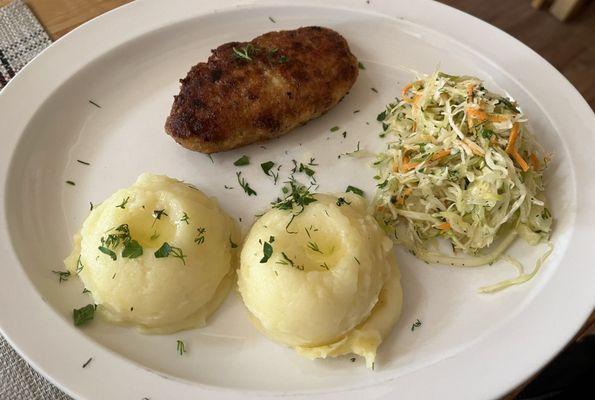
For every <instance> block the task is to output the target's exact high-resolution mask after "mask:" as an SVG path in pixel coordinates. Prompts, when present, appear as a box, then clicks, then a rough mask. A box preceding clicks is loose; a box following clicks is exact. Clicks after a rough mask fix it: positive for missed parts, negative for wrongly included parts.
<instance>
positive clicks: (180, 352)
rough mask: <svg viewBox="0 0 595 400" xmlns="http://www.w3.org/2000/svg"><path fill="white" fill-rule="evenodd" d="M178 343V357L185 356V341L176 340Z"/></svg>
mask: <svg viewBox="0 0 595 400" xmlns="http://www.w3.org/2000/svg"><path fill="white" fill-rule="evenodd" d="M176 343H177V348H176V351H177V352H178V355H180V356H183V355H184V353H186V345H185V344H184V341H182V340H176Z"/></svg>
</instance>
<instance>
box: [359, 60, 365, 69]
mask: <svg viewBox="0 0 595 400" xmlns="http://www.w3.org/2000/svg"><path fill="white" fill-rule="evenodd" d="M357 67H358V68H359V69H366V66H365V65H364V64H363V63H362V62H361V61H358V62H357Z"/></svg>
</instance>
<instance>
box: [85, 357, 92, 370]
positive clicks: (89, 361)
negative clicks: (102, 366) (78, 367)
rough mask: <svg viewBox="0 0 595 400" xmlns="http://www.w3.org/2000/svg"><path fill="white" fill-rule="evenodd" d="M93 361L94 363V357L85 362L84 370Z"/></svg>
mask: <svg viewBox="0 0 595 400" xmlns="http://www.w3.org/2000/svg"><path fill="white" fill-rule="evenodd" d="M91 361H93V357H91V358H89V359H88V360H87V362H85V363H84V364H83V368H87V366H88V365H89V364H91Z"/></svg>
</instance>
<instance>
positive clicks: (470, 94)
mask: <svg viewBox="0 0 595 400" xmlns="http://www.w3.org/2000/svg"><path fill="white" fill-rule="evenodd" d="M473 89H475V84H474V83H470V84H468V85H467V97H471V98H472V97H473Z"/></svg>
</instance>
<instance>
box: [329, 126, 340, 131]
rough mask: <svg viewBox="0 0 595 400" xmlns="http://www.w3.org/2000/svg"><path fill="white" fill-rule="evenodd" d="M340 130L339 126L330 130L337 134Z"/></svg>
mask: <svg viewBox="0 0 595 400" xmlns="http://www.w3.org/2000/svg"><path fill="white" fill-rule="evenodd" d="M338 130H339V127H338V126H333V127H332V128H331V129H330V131H331V132H337V131H338Z"/></svg>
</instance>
